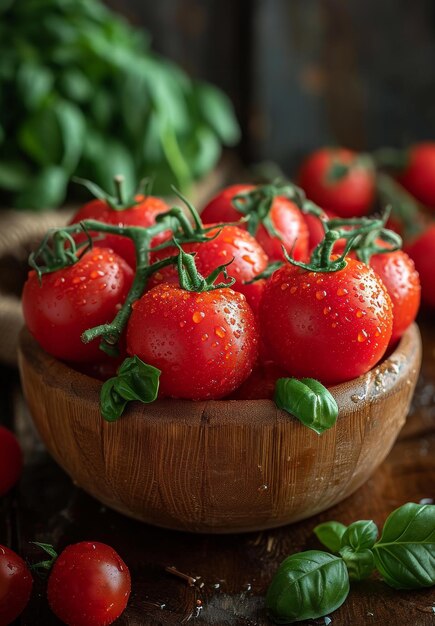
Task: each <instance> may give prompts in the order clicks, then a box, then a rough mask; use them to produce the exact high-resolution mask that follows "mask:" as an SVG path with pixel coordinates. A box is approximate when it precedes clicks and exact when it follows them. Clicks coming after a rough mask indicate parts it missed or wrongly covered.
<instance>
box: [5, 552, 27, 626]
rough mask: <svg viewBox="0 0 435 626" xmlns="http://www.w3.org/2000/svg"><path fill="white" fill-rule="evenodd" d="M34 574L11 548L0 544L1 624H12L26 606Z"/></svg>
mask: <svg viewBox="0 0 435 626" xmlns="http://www.w3.org/2000/svg"><path fill="white" fill-rule="evenodd" d="M32 586H33V579H32V575H31V573H30V571H29V569H28V567H27V565H26V564H25V562H24V561H23V559H22V558H21V557H20V556H18V554H16V553H15V552H13V551H12V550H9V548H6V547H5V546H0V626H6V625H7V624H11V623H12V622H13V621H14V620H15V619H17V617H18V616H19V615H21V613H22V612H23V611H24V609H25V608H26V606H27V604H28V602H29V599H30V594H31V593H32Z"/></svg>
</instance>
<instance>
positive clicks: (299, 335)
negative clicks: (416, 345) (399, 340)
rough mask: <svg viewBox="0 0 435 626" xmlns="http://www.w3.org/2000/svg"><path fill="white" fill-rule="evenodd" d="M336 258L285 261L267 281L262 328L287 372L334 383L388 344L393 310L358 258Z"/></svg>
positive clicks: (362, 368) (360, 369)
mask: <svg viewBox="0 0 435 626" xmlns="http://www.w3.org/2000/svg"><path fill="white" fill-rule="evenodd" d="M328 259H329V256H328ZM340 259H341V257H340V258H339V257H337V256H332V257H331V258H330V259H329V260H328V261H327V263H324V264H323V266H322V265H320V266H317V267H316V266H315V265H314V264H312V265H311V266H306V267H298V266H295V265H290V264H288V263H287V264H285V265H284V266H283V267H281V268H280V269H279V270H277V271H276V272H275V273H274V274H273V275H272V277H271V278H270V279H269V281H268V282H267V284H266V288H265V291H264V294H263V298H262V301H261V305H260V321H261V329H262V332H263V336H264V339H265V341H266V342H267V343H268V345H269V347H270V353H271V356H272V358H273V360H274V361H275V362H276V363H277V364H278V365H279V366H281V367H283V368H284V369H285V370H286V372H287V374H288V375H290V376H296V377H310V378H315V379H317V380H320V381H321V382H322V383H323V384H327V385H334V384H338V383H341V382H344V381H346V380H350V379H352V378H356V377H358V376H361V375H362V374H364V373H365V372H367V371H368V370H369V369H371V368H372V367H373V366H374V365H376V363H377V362H378V361H379V360H380V359H381V358H382V356H383V355H384V353H385V351H386V349H387V346H388V343H389V341H390V337H391V332H392V326H393V314H392V305H391V300H390V297H389V295H388V293H387V290H386V288H385V286H384V285H383V283H382V281H381V280H380V279H379V278H378V276H377V275H376V274H375V272H374V271H373V270H372V269H371V268H369V267H367V266H366V265H364V263H362V262H361V261H357V260H355V259H352V258H349V257H346V258H345V259H344V260H343V261H341V260H340ZM339 262H340V264H339V265H338V263H339ZM327 267H329V269H327ZM337 267H339V268H340V269H336V268H337ZM334 268H335V269H334ZM319 270H320V271H319Z"/></svg>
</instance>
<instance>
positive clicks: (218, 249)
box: [148, 225, 268, 311]
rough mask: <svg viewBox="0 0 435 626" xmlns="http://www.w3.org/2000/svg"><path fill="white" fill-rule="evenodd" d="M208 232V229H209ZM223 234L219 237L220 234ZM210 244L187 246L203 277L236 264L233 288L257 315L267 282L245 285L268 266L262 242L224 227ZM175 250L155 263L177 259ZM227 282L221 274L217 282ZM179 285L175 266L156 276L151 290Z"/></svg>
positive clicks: (167, 251) (162, 252)
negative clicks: (226, 265) (158, 286)
mask: <svg viewBox="0 0 435 626" xmlns="http://www.w3.org/2000/svg"><path fill="white" fill-rule="evenodd" d="M205 227H206V228H208V227H209V226H208V225H205ZM219 230H221V232H220V234H219V235H218V236H217V237H216V233H218V232H219ZM207 236H208V237H210V241H206V242H204V243H188V244H183V246H182V247H183V250H185V251H186V252H189V253H192V252H195V253H196V256H195V265H196V267H197V269H198V271H199V272H200V273H201V274H202V275H203V276H208V275H209V274H210V273H211V272H212V271H213V270H214V269H216V267H218V266H219V265H223V264H224V263H228V261H231V259H234V260H233V262H232V263H231V264H230V265H229V266H228V267H227V272H228V276H229V277H231V278H235V279H236V282H235V283H234V285H232V286H231V289H233V290H234V291H239V292H240V293H243V294H244V295H245V296H246V299H247V300H248V302H249V304H250V305H251V307H252V309H253V310H254V311H258V305H259V302H260V299H261V294H262V293H263V289H264V285H265V281H264V280H259V281H256V282H255V283H252V284H251V285H245V284H244V283H245V281H249V280H252V279H253V278H254V277H255V276H257V274H260V272H263V271H264V270H265V269H266V267H267V264H268V259H267V255H266V253H265V252H264V250H263V248H262V247H261V246H260V244H259V243H258V241H256V240H255V239H254V237H251V235H250V234H249V233H248V232H246V231H245V230H242V229H241V228H238V227H237V226H230V225H228V226H224V227H223V228H222V229H217V228H216V229H215V230H211V231H210V232H209V233H208V235H207ZM176 254H177V250H176V249H175V248H166V249H163V250H159V251H157V252H153V253H152V255H151V261H152V262H154V261H158V260H161V259H164V258H166V257H168V256H172V255H176ZM223 279H224V276H223V275H222V274H221V275H220V276H219V277H218V279H217V281H218V282H220V281H222V280H223ZM162 282H164V283H170V284H172V285H178V284H179V281H178V270H177V267H176V266H175V265H170V266H168V267H165V268H163V269H162V270H161V271H159V272H156V273H155V274H154V275H153V276H152V277H151V279H150V281H149V285H148V287H149V288H151V287H155V286H156V285H158V284H159V283H162Z"/></svg>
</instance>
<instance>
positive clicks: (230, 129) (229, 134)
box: [197, 83, 240, 146]
mask: <svg viewBox="0 0 435 626" xmlns="http://www.w3.org/2000/svg"><path fill="white" fill-rule="evenodd" d="M197 98H198V104H199V107H200V111H201V114H202V115H203V117H204V119H205V120H206V121H207V122H208V123H209V124H210V126H211V128H212V129H213V130H214V132H215V133H216V135H217V136H218V137H219V139H221V140H222V141H223V142H224V143H225V144H227V145H230V146H231V145H234V144H235V143H237V142H238V141H239V139H240V128H239V126H238V124H237V122H236V119H235V117H234V109H233V106H232V104H231V101H230V100H229V98H228V97H227V96H226V95H225V94H224V93H223V92H222V91H219V89H216V87H213V85H209V84H207V83H206V84H203V85H199V86H198V87H197Z"/></svg>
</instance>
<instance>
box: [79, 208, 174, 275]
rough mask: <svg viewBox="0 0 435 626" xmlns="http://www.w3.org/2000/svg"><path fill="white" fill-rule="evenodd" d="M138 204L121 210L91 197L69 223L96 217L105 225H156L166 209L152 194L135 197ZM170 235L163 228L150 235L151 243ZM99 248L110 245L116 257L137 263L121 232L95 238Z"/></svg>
mask: <svg viewBox="0 0 435 626" xmlns="http://www.w3.org/2000/svg"><path fill="white" fill-rule="evenodd" d="M136 201H137V203H138V204H135V205H134V206H132V207H130V208H128V209H123V210H119V211H118V210H115V209H112V207H111V206H110V205H109V204H107V202H104V200H92V201H91V202H88V203H87V204H85V205H84V206H82V207H81V208H80V209H79V210H78V212H77V213H76V214H75V215H74V217H73V218H72V220H71V222H70V223H71V224H77V223H78V222H82V221H83V220H89V219H93V220H98V221H99V222H104V223H105V224H115V225H116V226H143V227H148V226H152V225H153V224H155V220H156V217H157V215H159V214H160V213H164V212H165V211H168V210H169V207H168V205H167V204H166V202H164V201H163V200H161V199H160V198H156V197H155V196H137V197H136ZM169 236H171V233H170V231H164V232H163V233H160V234H159V235H157V236H156V237H154V238H153V240H152V242H151V245H153V246H155V245H158V244H159V243H161V242H162V241H164V240H165V239H167V238H168V237H169ZM84 239H85V236H84V235H79V236H77V237H76V241H83V240H84ZM98 246H99V247H100V248H111V249H112V250H114V251H115V252H116V253H117V254H119V256H121V257H122V258H123V259H125V260H126V261H127V263H128V264H129V265H130V266H131V267H135V266H136V253H135V248H134V244H133V242H132V241H131V239H128V237H123V236H122V235H104V236H103V237H102V239H98Z"/></svg>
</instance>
